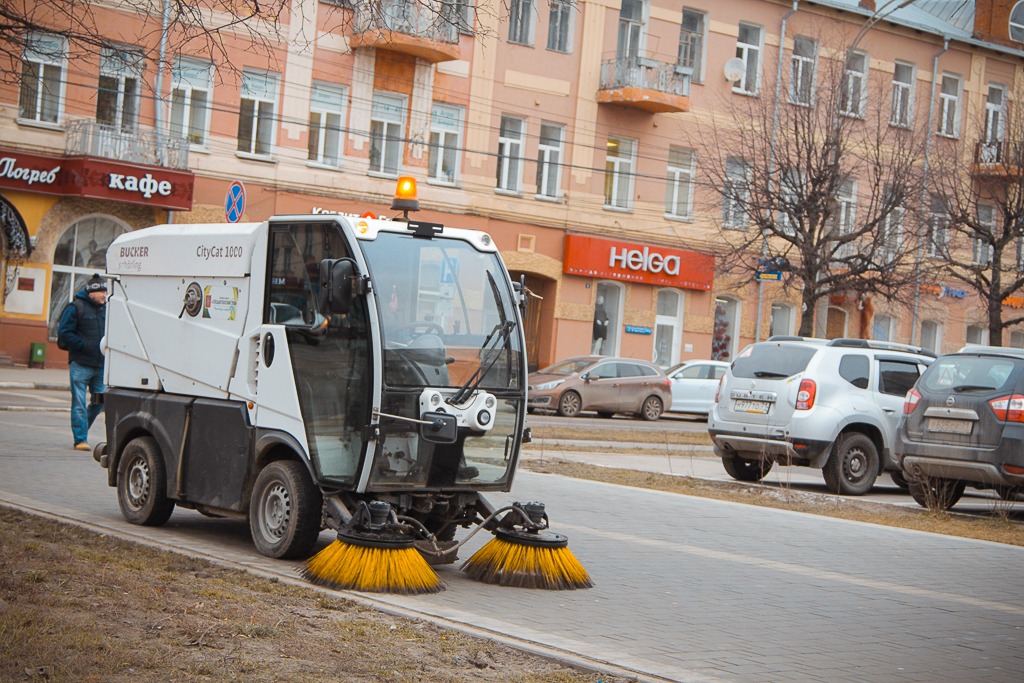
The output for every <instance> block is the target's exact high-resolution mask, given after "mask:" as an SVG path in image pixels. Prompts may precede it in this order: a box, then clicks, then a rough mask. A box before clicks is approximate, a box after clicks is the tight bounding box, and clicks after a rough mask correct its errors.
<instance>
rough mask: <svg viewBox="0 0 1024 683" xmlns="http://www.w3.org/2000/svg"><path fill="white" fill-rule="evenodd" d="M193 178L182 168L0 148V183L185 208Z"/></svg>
mask: <svg viewBox="0 0 1024 683" xmlns="http://www.w3.org/2000/svg"><path fill="white" fill-rule="evenodd" d="M194 183H195V176H194V175H193V174H192V173H190V172H188V171H177V170H173V169H167V168H158V167H155V166H149V167H139V166H133V165H131V164H125V163H122V162H119V161H111V160H108V159H99V158H97V157H62V156H53V155H47V154H28V153H25V152H21V151H15V150H5V149H0V189H4V188H6V189H10V190H22V191H25V192H42V193H45V194H56V195H66V196H73V197H89V198H93V199H109V200H112V201H119V202H127V203H130V204H144V205H146V206H155V207H158V208H162V209H184V210H189V209H191V208H192V190H193V186H194Z"/></svg>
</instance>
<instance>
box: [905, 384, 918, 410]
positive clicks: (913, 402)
mask: <svg viewBox="0 0 1024 683" xmlns="http://www.w3.org/2000/svg"><path fill="white" fill-rule="evenodd" d="M920 402H921V394H919V393H917V389H911V390H910V391H908V392H907V398H906V399H905V400H904V401H903V414H904V415H910V414H911V413H912V412H914V408H916V407H917V404H918V403H920Z"/></svg>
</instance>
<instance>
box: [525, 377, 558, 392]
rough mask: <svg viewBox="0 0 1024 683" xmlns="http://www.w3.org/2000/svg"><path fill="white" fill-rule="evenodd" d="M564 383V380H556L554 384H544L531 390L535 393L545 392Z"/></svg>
mask: <svg viewBox="0 0 1024 683" xmlns="http://www.w3.org/2000/svg"><path fill="white" fill-rule="evenodd" d="M564 381H565V380H564V379H556V380H555V381H554V382H544V384H538V385H536V386H534V387H533V388H534V389H536V390H537V391H547V390H548V389H554V388H555V387H557V386H558V385H559V384H561V383H563V382H564Z"/></svg>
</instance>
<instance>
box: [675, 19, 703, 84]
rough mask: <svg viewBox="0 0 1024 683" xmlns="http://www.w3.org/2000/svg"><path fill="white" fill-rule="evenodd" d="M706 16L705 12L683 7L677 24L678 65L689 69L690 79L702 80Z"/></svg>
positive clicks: (701, 81) (694, 81) (700, 81)
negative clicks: (680, 19)
mask: <svg viewBox="0 0 1024 683" xmlns="http://www.w3.org/2000/svg"><path fill="white" fill-rule="evenodd" d="M688 24H689V26H688ZM707 30H708V16H707V14H706V13H705V12H701V11H700V10H695V9H691V8H689V7H684V8H683V18H682V23H681V24H680V25H679V57H678V60H679V66H681V67H684V68H688V69H690V81H691V82H693V83H703V82H704V48H705V46H706V45H707Z"/></svg>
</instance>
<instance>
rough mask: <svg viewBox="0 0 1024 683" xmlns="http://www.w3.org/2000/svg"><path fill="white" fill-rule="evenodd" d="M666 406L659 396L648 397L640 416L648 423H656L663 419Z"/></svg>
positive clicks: (641, 408)
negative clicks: (662, 415)
mask: <svg viewBox="0 0 1024 683" xmlns="http://www.w3.org/2000/svg"><path fill="white" fill-rule="evenodd" d="M664 409H665V404H664V403H662V402H661V399H660V398H658V397H657V396H648V397H647V398H646V399H645V400H644V404H643V405H642V406H641V407H640V415H641V416H642V417H643V418H644V419H645V420H647V421H648V422H654V421H655V420H657V419H658V418H659V417H661V413H662V411H663V410H664Z"/></svg>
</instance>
